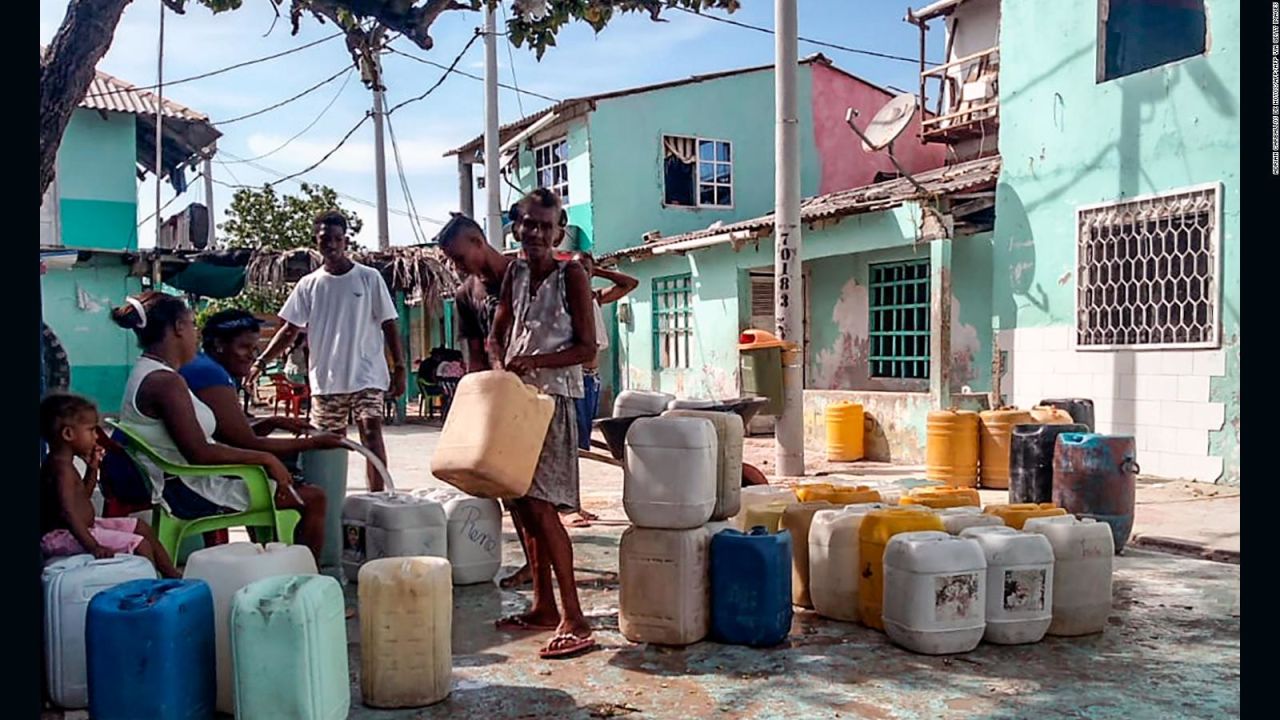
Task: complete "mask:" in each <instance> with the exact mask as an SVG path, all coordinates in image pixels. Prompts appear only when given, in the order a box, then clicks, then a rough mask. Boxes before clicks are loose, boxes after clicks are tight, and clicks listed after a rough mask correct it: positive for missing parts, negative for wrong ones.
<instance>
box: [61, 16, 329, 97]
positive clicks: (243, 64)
mask: <svg viewBox="0 0 1280 720" xmlns="http://www.w3.org/2000/svg"><path fill="white" fill-rule="evenodd" d="M342 34H343V33H342V32H336V33H334V34H332V35H329V36H327V37H323V38H320V39H319V40H315V41H312V42H309V43H307V44H306V45H299V46H298V47H296V48H292V49H289V50H284V51H282V52H278V53H275V54H274V55H267V56H265V57H260V58H255V59H253V60H245V61H244V62H240V63H236V64H235V65H228V66H227V67H224V68H220V69H218V70H210V71H209V72H207V73H201V74H199V75H192V76H191V77H187V78H182V79H181V80H168V81H166V82H165V83H164V86H165V87H170V86H173V85H181V84H182V83H189V82H194V81H196V80H203V79H205V78H210V77H213V76H214V75H221V74H223V73H226V72H231V71H232V70H239V69H240V68H243V67H249V66H250V65H257V64H258V63H264V62H267V61H268V60H275V59H277V58H282V57H284V56H286V55H292V54H293V53H296V52H300V51H302V50H306V49H307V48H311V47H315V46H316V45H319V44H321V43H326V42H329V41H330V40H332V39H334V38H336V37H341V36H342ZM157 87H159V86H158V85H141V86H138V85H135V86H131V87H130V89H131V90H155V89H156V88H157ZM117 92H119V91H118V90H112V91H109V92H103V93H93V94H90V95H86V96H85V97H86V98H93V97H103V96H106V95H113V94H115V93H117Z"/></svg>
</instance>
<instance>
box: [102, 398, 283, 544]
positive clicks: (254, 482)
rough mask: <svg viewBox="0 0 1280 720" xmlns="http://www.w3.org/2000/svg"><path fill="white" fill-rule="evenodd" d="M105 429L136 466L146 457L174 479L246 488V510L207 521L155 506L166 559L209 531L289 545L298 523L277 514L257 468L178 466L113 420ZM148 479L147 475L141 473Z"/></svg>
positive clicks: (264, 474) (280, 512)
mask: <svg viewBox="0 0 1280 720" xmlns="http://www.w3.org/2000/svg"><path fill="white" fill-rule="evenodd" d="M104 422H105V423H106V425H107V426H108V427H110V428H111V429H113V430H118V431H120V434H121V435H123V436H124V438H125V442H124V443H123V444H124V447H125V451H126V452H128V453H129V454H130V456H132V457H133V459H134V462H138V459H139V458H138V456H139V455H141V456H144V457H146V458H147V459H148V460H149V461H150V462H151V463H153V464H154V465H155V466H156V467H158V468H160V469H161V470H162V471H163V472H164V473H165V474H166V475H176V476H178V477H184V476H185V477H195V476H201V475H213V476H220V477H229V478H239V479H241V480H244V482H245V485H247V486H248V488H249V509H247V510H245V511H244V512H238V513H225V514H220V515H211V516H209V517H203V518H194V519H185V520H184V519H183V518H179V517H175V516H174V515H173V514H171V513H170V512H169V511H168V510H166V509H165V508H164V507H163V506H160V505H157V506H156V507H155V510H154V515H153V517H154V520H153V523H152V525H153V527H154V529H155V531H156V538H157V539H159V541H160V545H161V546H163V547H164V549H165V551H166V552H168V553H169V557H172V558H177V557H178V550H179V548H181V547H182V542H183V541H184V540H186V539H187V538H189V537H196V536H200V535H202V534H203V533H206V532H210V531H213V530H225V529H227V528H234V527H244V528H255V529H256V532H255V533H254V539H255V540H256V541H257V542H271V541H273V540H279V541H280V542H283V543H286V544H290V545H292V544H293V531H294V529H295V528H296V527H297V526H298V521H299V520H301V519H302V516H301V514H299V513H298V511H297V510H280V509H277V508H276V504H275V498H274V497H272V493H271V485H270V483H268V482H267V472H266V470H263V469H262V466H260V465H178V464H175V463H171V462H169V461H168V460H165V459H164V458H162V457H160V455H158V454H157V453H156V451H155V450H154V449H152V448H151V446H149V445H147V442H146V441H145V440H143V439H142V438H141V437H139V436H138V435H137V433H135V432H133V431H132V430H130V429H129V428H128V427H125V426H124V425H121V424H120V423H119V422H116V421H114V420H105V421H104ZM144 475H146V476H147V477H150V474H149V473H144Z"/></svg>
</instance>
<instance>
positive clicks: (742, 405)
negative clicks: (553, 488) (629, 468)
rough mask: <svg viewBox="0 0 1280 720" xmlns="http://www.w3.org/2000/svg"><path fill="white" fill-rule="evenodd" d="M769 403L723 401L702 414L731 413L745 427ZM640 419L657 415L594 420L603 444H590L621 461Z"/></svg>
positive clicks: (766, 399)
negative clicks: (635, 424)
mask: <svg viewBox="0 0 1280 720" xmlns="http://www.w3.org/2000/svg"><path fill="white" fill-rule="evenodd" d="M768 403H769V399H768V398H754V397H753V398H736V399H733V400H725V401H723V402H720V403H717V404H716V405H712V406H711V407H708V408H704V409H703V410H702V412H732V413H737V414H738V415H740V416H741V417H742V424H743V426H746V425H747V424H748V423H750V422H751V419H752V418H754V417H755V416H756V414H757V413H759V412H760V410H761V408H763V407H764V406H765V405H767V404H768ZM642 417H657V415H635V416H632V417H620V418H601V419H599V420H596V421H595V422H594V423H592V425H593V426H594V427H596V428H597V429H599V430H600V434H602V435H604V442H603V443H601V442H599V441H598V440H595V439H593V440H592V441H591V444H592V445H593V446H595V447H598V448H601V449H605V450H608V451H609V454H610V455H612V456H613V459H614V460H617V461H621V460H622V458H623V457H624V456H625V455H626V446H627V431H628V430H630V429H631V424H632V423H634V422H635V421H636V420H639V419H640V418H642ZM588 457H591V458H592V459H599V460H603V459H604V458H603V457H599V456H597V455H596V454H595V453H592V454H591V455H589V456H588Z"/></svg>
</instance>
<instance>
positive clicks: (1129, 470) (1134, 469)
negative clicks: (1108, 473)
mask: <svg viewBox="0 0 1280 720" xmlns="http://www.w3.org/2000/svg"><path fill="white" fill-rule="evenodd" d="M1120 472H1122V473H1125V474H1133V475H1141V474H1142V468H1141V467H1139V466H1138V461H1137V460H1134V459H1133V458H1125V459H1124V460H1122V461H1121V462H1120Z"/></svg>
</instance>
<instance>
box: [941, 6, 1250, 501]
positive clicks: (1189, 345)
mask: <svg viewBox="0 0 1280 720" xmlns="http://www.w3.org/2000/svg"><path fill="white" fill-rule="evenodd" d="M962 8H963V6H962ZM999 10H1000V16H999V19H998V20H999V27H1000V31H999V34H1000V38H999V52H1000V54H1001V55H1003V56H1004V58H1005V59H1006V60H1007V62H1005V63H1004V64H1003V68H1002V70H1001V76H1000V114H1001V117H1002V118H1003V120H1002V122H1001V127H1000V137H999V147H1000V154H1001V156H1002V157H1003V158H1004V160H1005V163H1004V167H1003V169H1002V171H1001V175H1000V184H999V187H998V189H997V194H996V211H997V217H996V226H995V246H994V260H995V272H994V274H993V278H992V280H993V283H992V293H993V296H992V303H993V310H994V313H993V315H994V317H995V321H996V322H997V323H998V324H999V334H998V338H999V341H1000V347H1001V350H1003V351H1006V352H1008V353H1009V361H1008V363H1007V368H1006V370H1005V383H1006V392H1007V393H1008V394H1009V395H1010V397H1011V398H1012V399H1013V400H1015V401H1016V402H1018V403H1019V404H1026V403H1028V402H1033V401H1035V400H1038V399H1041V398H1042V397H1049V396H1063V395H1070V396H1082V397H1091V398H1092V399H1093V401H1094V403H1095V405H1096V412H1097V422H1098V429H1099V430H1101V431H1104V432H1114V433H1120V434H1126V435H1133V436H1134V437H1135V438H1136V441H1137V446H1138V462H1139V464H1140V465H1141V467H1142V470H1143V472H1145V473H1149V474H1153V475H1158V476H1165V477H1175V478H1186V479H1196V480H1201V481H1204V482H1222V483H1228V484H1238V483H1239V480H1240V181H1241V178H1240V128H1239V122H1240V63H1241V54H1242V52H1241V50H1242V49H1241V45H1240V38H1239V36H1240V3H1239V2H1238V1H1236V0H1179V1H1178V2H1151V1H1149V0H1148V1H1147V2H1139V1H1137V0H1071V1H1068V2H1057V3H1025V2H1012V1H1005V2H1003V3H1001V4H1000V7H999Z"/></svg>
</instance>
